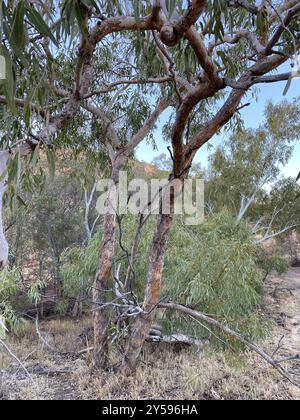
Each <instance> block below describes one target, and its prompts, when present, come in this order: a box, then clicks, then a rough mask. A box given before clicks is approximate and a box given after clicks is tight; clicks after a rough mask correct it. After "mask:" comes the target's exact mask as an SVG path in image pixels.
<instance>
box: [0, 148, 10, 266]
mask: <svg viewBox="0 0 300 420" xmlns="http://www.w3.org/2000/svg"><path fill="white" fill-rule="evenodd" d="M8 157H9V153H8V152H7V151H3V152H0V178H1V181H0V268H3V267H4V266H5V265H6V264H7V261H8V243H7V240H6V238H5V235H4V227H3V214H2V209H3V195H4V193H5V191H6V188H7V174H6V175H5V171H6V169H7V167H6V163H7V159H8Z"/></svg>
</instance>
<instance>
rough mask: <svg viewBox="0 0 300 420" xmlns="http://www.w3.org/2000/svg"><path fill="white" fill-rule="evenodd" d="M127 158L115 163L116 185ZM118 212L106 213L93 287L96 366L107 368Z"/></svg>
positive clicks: (118, 159)
mask: <svg viewBox="0 0 300 420" xmlns="http://www.w3.org/2000/svg"><path fill="white" fill-rule="evenodd" d="M125 161H126V158H125V157H124V156H120V157H119V158H117V159H116V160H115V162H114V164H113V168H112V176H111V179H112V180H113V181H114V183H115V185H116V186H118V184H119V172H120V171H121V170H122V169H123V168H124V164H125ZM114 194H115V191H114V189H113V188H110V190H109V191H108V199H109V200H113V199H114ZM115 231H116V214H106V215H105V218H104V225H103V236H102V242H101V247H100V259H99V266H98V270H97V273H96V277H95V282H94V287H93V293H92V296H93V315H94V366H95V367H96V368H106V367H107V366H108V362H109V351H108V328H109V314H108V307H105V306H103V305H104V304H105V303H106V301H107V290H108V289H109V287H108V283H109V279H110V275H111V271H112V266H113V258H114V249H115Z"/></svg>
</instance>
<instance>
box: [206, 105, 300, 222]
mask: <svg viewBox="0 0 300 420" xmlns="http://www.w3.org/2000/svg"><path fill="white" fill-rule="evenodd" d="M299 133H300V118H299V104H298V100H297V99H295V100H294V101H292V102H288V101H286V100H284V101H282V102H280V103H278V104H273V103H271V102H270V103H268V104H267V106H266V109H265V118H264V120H263V122H262V124H260V126H259V127H258V128H256V129H250V128H249V129H242V130H238V131H236V132H234V133H233V134H232V135H230V136H229V137H228V139H227V140H226V141H225V142H224V144H222V145H220V146H219V147H218V148H217V149H216V150H215V151H214V153H212V155H211V156H210V165H209V170H208V174H207V177H208V182H207V185H206V201H207V205H209V206H210V208H211V209H212V210H213V211H214V212H219V211H220V210H222V209H223V208H227V209H228V210H230V211H231V212H232V213H233V214H236V215H237V217H238V219H241V218H242V217H244V216H249V218H250V219H251V220H252V221H254V222H255V217H256V216H257V215H256V214H255V211H254V212H251V205H253V204H255V201H256V200H257V199H259V197H261V196H262V197H264V196H265V195H266V186H267V185H269V186H270V187H271V186H272V185H273V184H274V183H275V182H276V181H277V179H278V176H279V175H280V173H281V168H282V167H283V166H285V165H286V164H287V163H288V161H289V159H290V157H291V154H292V152H293V148H294V144H295V141H297V140H298V138H299ZM254 207H255V206H254ZM253 210H254V208H253Z"/></svg>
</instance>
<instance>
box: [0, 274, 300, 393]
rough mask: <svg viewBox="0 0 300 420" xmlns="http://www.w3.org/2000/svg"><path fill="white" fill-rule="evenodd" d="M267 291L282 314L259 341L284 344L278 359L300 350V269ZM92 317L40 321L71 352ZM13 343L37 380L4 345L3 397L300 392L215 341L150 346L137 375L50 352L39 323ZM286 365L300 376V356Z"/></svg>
mask: <svg viewBox="0 0 300 420" xmlns="http://www.w3.org/2000/svg"><path fill="white" fill-rule="evenodd" d="M266 290H267V295H266V307H267V308H268V316H269V317H270V318H271V319H272V320H274V321H275V327H274V329H273V332H272V335H271V337H270V338H269V339H268V340H266V342H264V343H260V345H261V346H262V347H263V348H264V349H266V350H268V351H269V352H270V353H272V352H273V351H275V350H277V353H276V358H277V359H281V358H285V357H288V356H290V355H291V354H293V355H295V354H297V353H299V350H300V311H299V308H300V268H292V269H290V270H289V272H288V273H287V274H285V275H283V276H280V277H279V276H277V275H271V276H270V277H269V279H268V281H267V285H266ZM89 324H90V321H89V320H88V319H86V320H83V321H80V322H74V321H69V320H64V321H48V322H45V323H43V324H41V331H42V332H43V336H44V337H45V338H46V339H47V341H48V342H49V343H51V345H53V346H55V348H58V349H60V351H63V352H70V351H74V350H79V349H81V348H84V347H88V346H89V345H91V343H90V342H89V336H88V334H87V335H86V336H84V334H83V336H82V335H81V339H80V340H79V339H78V336H79V335H80V333H81V332H82V331H83V330H84V329H85V328H86V327H87V326H88V325H89ZM8 344H9V346H10V348H11V350H12V351H13V352H14V354H15V355H17V356H18V357H19V358H20V359H21V360H22V362H23V363H24V365H25V366H26V368H27V369H28V373H29V374H30V376H31V379H32V380H31V379H30V378H29V376H28V374H26V373H25V372H24V370H23V369H22V368H21V366H20V365H19V363H17V362H16V361H12V357H11V356H10V355H9V354H8V353H7V352H4V350H3V349H2V348H1V351H0V367H1V372H0V399H3V400H4V399H5V400H15V399H21V400H28V399H29V400H32V399H35V400H36V399H40V400H78V399H100V400H104V399H197V400H199V399H200V400H201V399H217V400H219V399H224V400H229V399H235V400H237V399H241V400H254V399H257V400H266V399H267V400H270V399H273V400H274V399H275V400H276V399H280V400H299V399H300V390H299V389H298V388H297V387H295V386H293V385H292V384H290V383H289V382H288V381H287V380H285V379H283V378H282V377H281V376H280V375H279V374H278V373H277V372H276V371H275V370H274V369H273V368H272V367H270V366H269V365H267V364H266V363H265V362H264V361H262V360H261V359H260V357H259V356H257V355H256V354H253V353H251V352H250V353H248V354H246V355H245V354H243V355H233V354H232V353H229V352H228V353H226V352H224V353H215V352H213V351H211V350H210V349H209V348H207V349H206V350H205V351H203V352H202V353H196V352H193V351H191V350H182V351H180V352H175V351H174V350H171V349H170V348H168V347H166V348H164V349H163V350H164V351H162V349H161V348H155V349H154V348H153V347H151V348H148V349H147V351H145V353H144V355H143V361H142V363H141V365H140V367H139V368H138V370H137V372H136V374H135V375H134V376H132V377H130V378H129V377H124V376H122V375H121V374H114V373H103V372H102V373H100V372H98V373H92V372H91V368H90V366H91V364H90V357H89V356H83V357H81V358H74V357H72V356H70V355H69V356H66V355H58V354H54V353H51V352H49V351H48V350H47V349H46V348H45V346H43V345H42V344H41V343H38V340H37V338H36V336H35V329H34V328H33V326H31V327H30V328H29V329H26V330H24V331H23V332H20V333H19V336H18V337H14V338H10V340H9V343H8ZM286 368H287V369H288V370H289V372H290V374H292V375H293V377H294V378H296V379H297V378H298V377H299V380H300V361H292V362H287V363H286ZM32 381H33V382H34V384H33V383H32Z"/></svg>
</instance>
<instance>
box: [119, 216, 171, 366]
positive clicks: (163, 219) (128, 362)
mask: <svg viewBox="0 0 300 420" xmlns="http://www.w3.org/2000/svg"><path fill="white" fill-rule="evenodd" d="M172 219H173V218H172V216H171V215H164V214H162V215H160V219H159V222H158V225H157V228H156V232H155V235H154V238H153V244H152V249H151V253H150V257H149V268H148V276H147V285H146V290H145V297H144V303H143V311H144V314H142V315H140V316H139V317H138V318H137V319H136V321H135V323H134V325H133V328H132V332H131V335H130V338H129V340H128V342H127V344H126V349H125V354H124V358H123V362H122V370H124V371H125V372H131V371H133V370H134V369H135V367H136V363H137V359H138V357H139V355H140V352H141V350H142V348H143V344H144V342H145V339H146V338H147V336H148V334H149V331H150V328H151V325H152V321H153V318H154V315H155V309H156V306H157V303H158V301H159V296H160V290H161V278H162V272H163V267H164V260H165V254H166V250H167V243H168V238H169V232H170V227H171V224H172Z"/></svg>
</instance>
